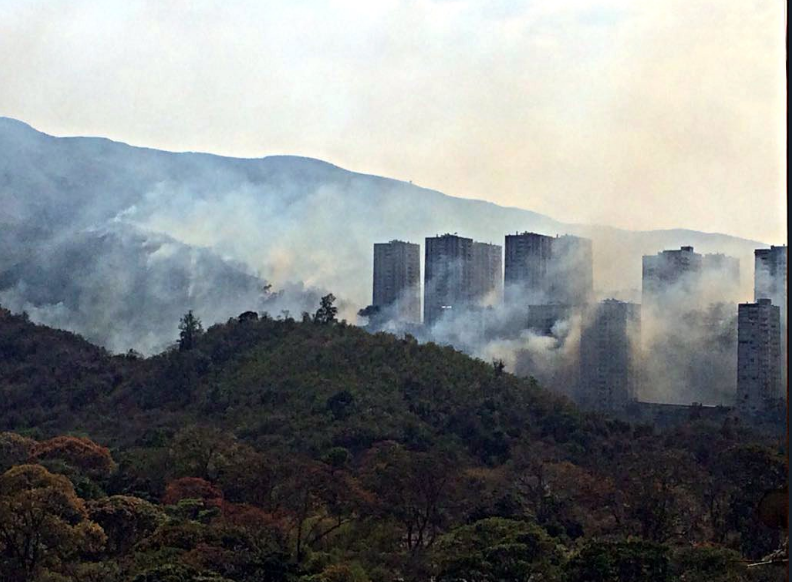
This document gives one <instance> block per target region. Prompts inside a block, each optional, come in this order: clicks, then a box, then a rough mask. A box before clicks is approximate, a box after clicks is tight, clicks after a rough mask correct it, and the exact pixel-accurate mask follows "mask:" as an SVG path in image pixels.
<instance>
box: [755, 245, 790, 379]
mask: <svg viewBox="0 0 792 582" xmlns="http://www.w3.org/2000/svg"><path fill="white" fill-rule="evenodd" d="M787 260H788V255H787V247H786V245H783V246H778V247H776V246H771V247H770V248H769V249H756V250H755V251H754V301H759V300H760V299H769V300H770V301H771V302H772V303H773V305H777V306H778V308H779V311H780V313H779V317H780V324H781V326H780V330H779V333H780V334H781V350H780V352H781V353H780V355H779V358H780V363H779V365H780V366H781V384H782V386H786V383H787V376H788V351H789V343H788V334H787V330H788V324H789V322H788V320H787V313H788V312H787V303H788V301H789V299H788V298H787Z"/></svg>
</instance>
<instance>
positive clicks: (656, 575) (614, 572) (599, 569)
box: [567, 541, 671, 582]
mask: <svg viewBox="0 0 792 582" xmlns="http://www.w3.org/2000/svg"><path fill="white" fill-rule="evenodd" d="M567 576H568V577H567V580H568V582H647V581H648V580H651V581H652V582H670V580H671V572H670V567H669V559H668V548H666V547H664V546H661V545H658V544H653V543H650V542H642V541H641V542H638V541H636V542H612V543H611V542H593V543H590V544H588V545H587V546H585V547H584V548H583V549H582V550H581V551H580V552H579V553H577V554H576V555H575V556H574V557H573V558H572V559H571V560H570V562H569V565H568V568H567Z"/></svg>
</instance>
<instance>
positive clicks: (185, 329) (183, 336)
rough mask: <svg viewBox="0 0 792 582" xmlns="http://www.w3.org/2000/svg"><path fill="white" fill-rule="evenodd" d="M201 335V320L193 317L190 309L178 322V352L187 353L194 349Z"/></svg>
mask: <svg viewBox="0 0 792 582" xmlns="http://www.w3.org/2000/svg"><path fill="white" fill-rule="evenodd" d="M201 334H203V326H202V325H201V320H200V319H198V318H197V317H195V315H193V312H192V309H191V310H190V311H188V312H187V313H186V314H185V315H184V317H182V318H181V321H179V351H182V352H187V351H189V350H191V349H193V348H194V347H195V344H196V343H197V342H198V338H199V337H201Z"/></svg>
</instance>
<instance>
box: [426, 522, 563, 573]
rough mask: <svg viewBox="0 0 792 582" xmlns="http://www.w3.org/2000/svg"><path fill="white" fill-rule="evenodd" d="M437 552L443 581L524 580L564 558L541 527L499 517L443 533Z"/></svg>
mask: <svg viewBox="0 0 792 582" xmlns="http://www.w3.org/2000/svg"><path fill="white" fill-rule="evenodd" d="M434 554H435V555H436V556H437V563H438V565H439V571H438V573H437V580H438V581H441V582H462V581H466V580H476V581H480V582H523V581H524V580H530V579H533V578H532V577H535V576H543V575H544V576H546V575H549V574H550V573H551V572H552V571H553V570H554V569H555V568H556V567H557V564H558V563H559V562H560V561H561V555H560V552H559V551H558V550H557V548H556V544H555V542H554V541H553V539H552V538H551V537H550V536H549V535H547V532H545V531H544V530H543V529H542V528H541V527H539V526H538V525H536V524H532V523H528V522H525V521H515V520H511V519H504V518H500V517H491V518H488V519H482V520H479V521H477V522H475V523H473V524H471V525H466V526H463V527H460V528H457V529H455V530H453V531H452V532H451V533H449V534H446V535H444V536H443V537H441V538H440V540H439V541H438V543H437V546H436V547H435V550H434ZM540 579H542V580H544V579H546V578H544V577H541V578H540Z"/></svg>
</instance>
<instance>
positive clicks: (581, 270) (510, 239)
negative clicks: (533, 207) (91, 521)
mask: <svg viewBox="0 0 792 582" xmlns="http://www.w3.org/2000/svg"><path fill="white" fill-rule="evenodd" d="M592 258H593V250H592V243H591V241H590V240H589V239H585V238H580V237H576V236H571V235H564V236H560V237H559V236H556V237H551V236H546V235H543V234H537V233H535V232H524V233H521V234H520V233H518V234H509V235H506V263H505V281H504V285H505V290H504V292H505V298H506V302H507V304H509V305H513V306H528V305H537V304H547V303H563V304H568V305H581V304H584V303H587V302H588V301H589V300H590V298H591V295H592V292H593V284H594V274H593V266H592Z"/></svg>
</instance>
